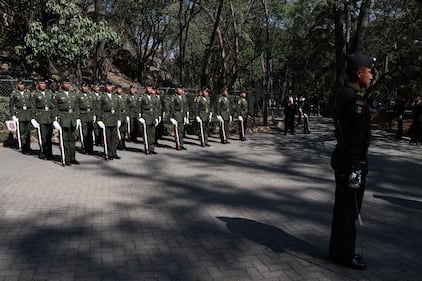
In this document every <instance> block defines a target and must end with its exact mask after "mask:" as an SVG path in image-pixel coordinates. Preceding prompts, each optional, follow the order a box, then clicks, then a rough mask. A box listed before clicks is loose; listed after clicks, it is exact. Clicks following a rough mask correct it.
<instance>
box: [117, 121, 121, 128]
mask: <svg viewBox="0 0 422 281" xmlns="http://www.w3.org/2000/svg"><path fill="white" fill-rule="evenodd" d="M120 126H122V121H120V120H117V129H118V128H120Z"/></svg>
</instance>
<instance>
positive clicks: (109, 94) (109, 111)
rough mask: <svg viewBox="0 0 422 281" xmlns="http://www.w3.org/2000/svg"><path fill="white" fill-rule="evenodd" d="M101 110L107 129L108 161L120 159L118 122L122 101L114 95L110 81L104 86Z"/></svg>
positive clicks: (102, 119)
mask: <svg viewBox="0 0 422 281" xmlns="http://www.w3.org/2000/svg"><path fill="white" fill-rule="evenodd" d="M100 108H101V121H103V122H104V125H105V127H106V141H107V151H108V159H109V160H113V159H120V156H118V155H117V141H118V139H117V121H118V120H119V112H120V100H119V97H117V95H116V94H113V84H112V83H111V82H110V81H107V82H106V83H105V85H104V93H103V94H102V95H101V98H100Z"/></svg>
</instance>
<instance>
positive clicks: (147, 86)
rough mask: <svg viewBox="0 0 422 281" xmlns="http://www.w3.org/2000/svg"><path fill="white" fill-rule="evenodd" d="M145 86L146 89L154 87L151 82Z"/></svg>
mask: <svg viewBox="0 0 422 281" xmlns="http://www.w3.org/2000/svg"><path fill="white" fill-rule="evenodd" d="M144 86H145V88H149V87H152V83H151V82H145V84H144Z"/></svg>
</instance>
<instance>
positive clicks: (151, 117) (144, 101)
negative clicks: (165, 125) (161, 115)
mask: <svg viewBox="0 0 422 281" xmlns="http://www.w3.org/2000/svg"><path fill="white" fill-rule="evenodd" d="M153 92H154V90H153V88H152V83H149V82H148V83H145V95H142V96H141V97H140V98H139V105H140V109H141V117H142V118H143V119H144V120H145V125H146V131H147V132H146V133H147V135H146V136H145V135H144V139H145V138H146V140H147V142H148V150H146V151H145V154H156V152H155V151H154V149H155V127H156V126H157V125H158V119H157V118H156V110H155V108H154V106H155V104H156V101H155V98H154V97H153Z"/></svg>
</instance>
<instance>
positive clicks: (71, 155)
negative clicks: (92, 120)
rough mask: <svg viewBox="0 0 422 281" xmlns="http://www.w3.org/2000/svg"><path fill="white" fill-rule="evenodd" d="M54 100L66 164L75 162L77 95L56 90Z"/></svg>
mask: <svg viewBox="0 0 422 281" xmlns="http://www.w3.org/2000/svg"><path fill="white" fill-rule="evenodd" d="M54 100H55V103H56V106H57V114H58V121H59V124H60V126H61V127H62V132H63V146H64V155H65V162H66V165H70V164H71V163H74V164H77V163H76V158H75V152H76V146H75V144H76V119H77V118H78V116H79V106H78V95H77V94H76V93H75V92H74V91H63V90H60V91H57V92H56V94H55V96H54Z"/></svg>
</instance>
